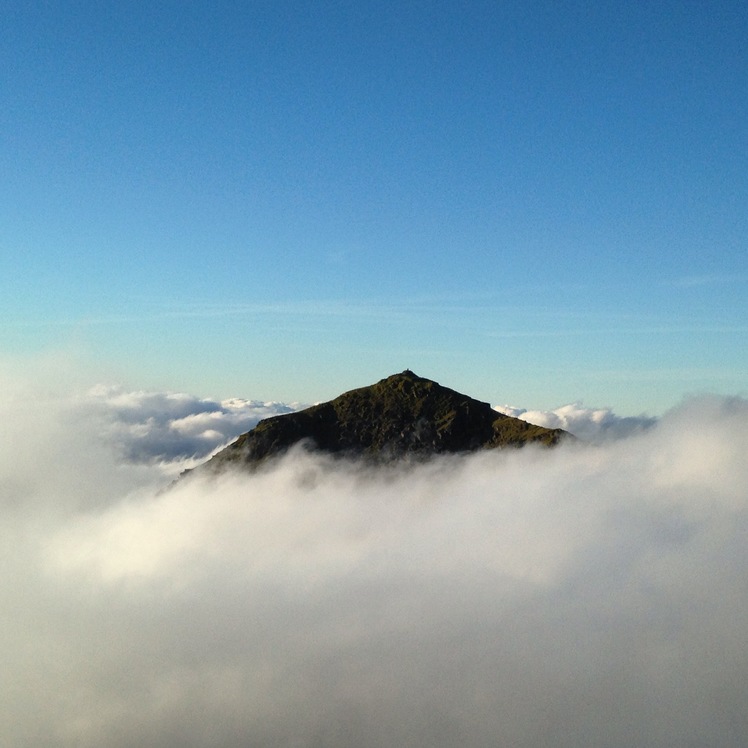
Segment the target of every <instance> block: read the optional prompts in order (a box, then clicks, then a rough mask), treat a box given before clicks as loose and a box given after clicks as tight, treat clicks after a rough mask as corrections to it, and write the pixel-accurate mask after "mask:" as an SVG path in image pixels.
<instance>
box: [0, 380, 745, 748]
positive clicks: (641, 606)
mask: <svg viewBox="0 0 748 748" xmlns="http://www.w3.org/2000/svg"><path fill="white" fill-rule="evenodd" d="M96 397H100V396H99V395H96V394H94V399H96ZM110 399H111V397H110V396H109V395H107V396H106V397H104V401H105V402H109V401H110ZM136 399H137V400H138V403H139V404H138V407H137V408H136V411H137V412H138V413H139V415H138V416H137V418H136V419H134V420H132V421H131V423H143V422H144V421H143V419H142V418H141V415H142V413H145V412H146V411H147V406H146V405H143V403H144V402H145V401H146V400H147V398H142V397H141V398H136ZM29 403H30V400H29V399H28V398H26V399H25V400H23V401H12V402H11V401H8V402H4V403H3V404H2V411H3V412H2V413H0V416H2V421H1V422H2V423H3V428H4V432H3V435H4V441H5V447H4V450H3V457H2V462H0V487H2V489H3V493H2V496H3V503H2V511H3V513H4V517H3V522H2V525H1V527H2V529H0V532H2V534H3V538H2V541H3V543H2V546H1V547H2V551H1V552H2V554H3V556H4V559H3V564H4V566H3V568H4V570H5V573H4V577H3V582H2V585H0V596H1V601H2V610H3V611H4V613H3V616H2V618H1V619H0V635H1V636H2V641H3V643H4V646H3V650H4V654H3V668H2V671H1V672H2V675H0V678H1V679H2V691H3V694H4V698H3V711H2V718H1V719H0V731H1V732H2V734H3V736H4V738H5V740H7V741H8V744H9V745H14V746H21V747H25V746H29V747H30V746H35V747H36V746H47V745H49V746H53V745H54V746H62V747H63V748H65V747H66V746H76V747H83V748H85V747H87V746H97V748H98V746H101V745H106V746H108V747H109V746H111V747H113V748H119V747H120V746H121V747H124V746H132V745H150V746H158V747H162V748H171V747H172V746H174V747H175V748H176V747H177V746H179V747H180V748H190V747H191V746H236V745H252V746H277V745H288V746H325V747H326V748H336V747H337V746H340V747H341V748H342V747H343V746H345V747H346V748H348V747H349V746H351V745H357V746H392V745H429V746H436V747H440V746H450V747H452V746H455V745H462V746H468V747H471V748H472V747H473V746H488V745H491V746H493V745H512V746H519V747H524V746H527V747H528V748H529V747H530V746H532V747H533V748H535V747H536V746H539V745H541V746H542V745H553V746H554V747H556V746H560V747H561V748H566V747H568V748H578V746H580V745H596V746H609V747H611V748H618V747H620V748H624V746H625V747H626V748H628V747H629V746H631V745H646V746H655V747H658V746H662V747H663V748H664V747H665V746H673V745H684V746H687V745H693V746H697V745H698V746H702V745H708V746H713V747H715V748H726V747H727V746H736V747H737V746H742V745H744V742H745V735H746V734H748V720H747V718H746V716H745V703H747V702H748V648H747V647H746V645H745V631H746V630H747V626H748V587H746V584H745V579H746V578H748V574H747V573H748V554H747V553H746V550H745V537H746V533H747V531H748V498H747V497H748V466H747V465H746V460H745V454H746V452H747V448H748V403H747V402H746V401H744V400H740V399H724V398H709V397H706V398H701V399H694V400H690V401H687V402H685V403H684V404H683V405H682V406H681V407H679V408H678V409H676V410H674V411H672V412H670V413H668V414H666V416H664V417H663V418H662V419H661V421H659V422H658V423H657V424H656V425H654V426H652V427H651V428H649V429H647V430H645V431H642V432H637V433H636V434H634V435H632V436H631V437H630V438H628V439H625V440H618V441H611V442H604V443H602V444H600V445H598V446H588V445H583V444H576V445H564V446H563V447H562V448H560V449H556V450H552V451H539V450H533V449H525V450H521V451H518V452H501V453H486V454H481V455H475V456H472V457H466V458H465V457H463V458H455V457H450V458H445V459H440V460H437V461H435V462H433V463H431V464H428V465H424V466H420V467H417V468H412V469H409V470H399V469H385V470H379V471H378V470H372V469H362V468H358V467H356V466H355V465H351V464H348V463H345V462H334V461H330V460H327V459H324V458H320V457H315V456H312V455H309V454H306V453H292V454H290V455H288V457H286V458H285V459H284V460H282V461H280V462H279V463H277V464H276V465H275V466H274V467H273V468H272V469H268V470H266V471H264V472H261V473H259V474H256V475H254V476H241V475H227V476H224V477H223V478H221V479H219V480H213V481H204V480H193V481H188V482H185V483H183V484H180V485H179V486H178V487H177V488H176V489H174V490H170V491H159V490H158V489H159V488H162V487H163V485H164V476H163V472H162V470H161V469H160V468H159V467H158V466H157V465H153V464H150V463H148V461H145V462H142V461H141V462H133V461H132V460H122V459H121V450H120V449H119V448H117V444H116V443H115V442H116V440H115V441H114V442H113V441H112V440H111V439H104V440H102V439H101V438H99V434H100V430H101V429H102V428H104V427H107V428H108V427H109V426H110V425H111V423H112V422H113V421H112V418H111V417H110V416H111V413H110V414H109V415H107V416H106V417H103V416H102V411H101V409H100V408H99V409H98V410H97V408H94V407H88V406H87V407H81V402H80V399H75V398H69V399H66V398H58V399H57V400H55V401H54V402H50V401H47V402H46V403H45V413H44V415H45V417H44V419H41V418H37V419H35V420H33V421H31V422H30V421H29V419H28V417H27V413H26V411H27V410H28V406H29ZM168 405H169V407H172V410H171V411H170V412H171V416H169V418H167V419H166V421H164V423H165V422H170V421H169V419H171V421H174V422H178V421H180V420H182V419H184V418H189V417H190V415H192V407H193V405H189V406H188V407H187V408H186V410H185V409H183V408H181V405H182V404H180V403H179V402H169V403H168ZM162 406H163V403H158V404H157V405H156V407H155V411H157V412H159V413H163V411H162V410H161V408H162ZM97 407H98V406H97ZM107 407H109V406H107ZM138 409H140V410H138ZM107 412H108V411H107ZM205 412H206V413H210V412H215V411H211V410H206V411H205ZM160 417H161V416H154V418H155V420H154V421H153V423H158V421H159V418H160ZM114 422H117V420H116V419H115V420H114ZM122 422H123V423H127V421H126V419H124V417H123V419H122ZM145 422H146V423H150V422H148V421H147V419H146V421H145ZM97 430H98V431H97ZM126 433H129V432H127V431H126ZM158 433H165V432H164V431H163V429H162V430H161V431H160V432H158ZM196 433H199V431H198V432H196ZM167 441H168V440H167ZM177 452H178V453H180V454H185V453H184V452H179V451H178V450H177ZM164 454H166V453H164Z"/></svg>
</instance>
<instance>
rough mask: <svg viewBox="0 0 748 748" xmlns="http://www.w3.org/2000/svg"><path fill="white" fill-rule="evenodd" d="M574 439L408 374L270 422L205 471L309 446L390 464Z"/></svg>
mask: <svg viewBox="0 0 748 748" xmlns="http://www.w3.org/2000/svg"><path fill="white" fill-rule="evenodd" d="M565 436H568V435H567V433H566V432H565V431H562V430H561V429H548V428H543V427H542V426H533V425H532V424H529V423H526V422H525V421H521V420H519V419H518V418H513V417H511V416H507V415H504V414H502V413H498V412H496V411H495V410H494V409H493V408H491V406H490V405H489V404H488V403H483V402H480V401H479V400H474V399H473V398H471V397H468V396H467V395H463V394H460V393H459V392H455V391H454V390H451V389H448V388H447V387H442V386H441V385H439V384H438V383H437V382H433V381H431V380H430V379H424V378H423V377H419V376H417V375H416V374H414V373H413V372H412V371H409V370H406V371H404V372H402V373H401V374H395V375H393V376H390V377H387V378H386V379H382V380H381V381H379V382H377V383H376V384H373V385H371V386H369V387H362V388H360V389H355V390H351V391H350V392H346V393H344V394H342V395H340V396H339V397H336V398H335V399H334V400H331V401H329V402H326V403H320V404H318V405H313V406H312V407H310V408H306V409H305V410H301V411H298V412H295V413H287V414H284V415H279V416H274V417H272V418H266V419H265V420H263V421H260V423H258V424H257V426H255V428H254V429H252V431H249V432H247V433H246V434H243V435H242V436H240V437H239V438H238V439H237V440H236V441H235V442H233V443H232V444H230V445H229V446H228V447H226V448H225V449H223V450H222V451H221V452H219V453H218V454H216V455H215V456H214V457H213V458H212V459H211V460H209V461H208V462H207V463H206V464H205V466H204V467H205V468H207V469H209V470H213V471H222V470H223V469H225V468H227V467H229V466H242V467H248V468H252V467H255V466H257V465H259V464H260V463H262V462H264V461H265V460H267V459H269V458H271V457H274V456H277V455H280V454H283V453H284V452H286V451H287V450H288V449H289V448H291V447H293V446H294V445H297V444H300V443H303V444H304V445H306V446H308V448H310V449H316V450H320V451H323V452H326V453H329V454H335V455H342V456H351V457H363V458H366V459H369V460H371V461H374V462H391V461H394V460H398V459H402V458H405V457H415V458H427V457H429V456H432V455H436V454H444V453H461V452H472V451H475V450H479V449H493V448H498V447H521V446H523V445H525V444H528V443H536V444H542V445H547V446H551V445H554V444H556V443H558V442H559V440H560V439H561V438H562V437H565Z"/></svg>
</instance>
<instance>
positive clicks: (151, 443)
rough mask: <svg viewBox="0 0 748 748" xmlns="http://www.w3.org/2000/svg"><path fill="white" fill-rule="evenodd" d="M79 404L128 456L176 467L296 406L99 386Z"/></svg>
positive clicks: (191, 461) (204, 454)
mask: <svg viewBox="0 0 748 748" xmlns="http://www.w3.org/2000/svg"><path fill="white" fill-rule="evenodd" d="M79 405H80V407H81V408H83V409H85V408H93V409H94V410H95V412H96V413H97V414H98V416H99V417H100V418H101V419H102V421H103V422H105V423H106V425H105V426H104V427H103V428H102V431H103V433H104V434H105V435H106V437H107V438H108V439H110V440H112V442H113V443H115V444H116V445H118V447H119V449H120V450H121V451H122V453H123V454H124V455H125V456H126V457H127V459H128V460H130V461H132V462H153V461H158V462H161V463H162V464H164V466H165V467H166V468H167V469H168V468H169V467H170V466H169V465H168V463H173V462H177V463H178V464H179V467H180V468H182V467H186V466H189V465H192V464H195V463H197V462H200V461H202V460H203V459H204V458H206V457H207V456H208V455H210V454H211V453H212V452H214V451H216V450H217V449H219V448H220V447H222V446H224V445H225V444H227V443H228V442H230V441H233V440H234V439H235V438H236V437H237V436H239V435H240V434H243V433H244V432H246V431H249V430H250V429H252V428H254V426H255V425H256V424H257V423H258V421H260V420H261V419H263V418H268V417H270V416H274V415H280V414H282V413H290V412H292V411H293V410H295V409H297V408H298V407H299V404H298V403H292V404H285V403H279V402H260V401H258V400H243V399H241V398H231V399H227V400H210V399H205V398H197V397H194V396H192V395H187V394H184V393H177V392H167V393H163V392H142V391H136V392H128V391H126V390H124V389H122V388H121V387H113V386H103V385H99V386H97V387H94V388H93V389H91V390H90V391H89V392H87V393H86V395H85V396H84V397H83V398H81V399H80V401H79ZM187 461H189V462H187ZM171 467H174V466H171Z"/></svg>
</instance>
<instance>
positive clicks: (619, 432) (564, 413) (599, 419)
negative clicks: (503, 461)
mask: <svg viewBox="0 0 748 748" xmlns="http://www.w3.org/2000/svg"><path fill="white" fill-rule="evenodd" d="M493 407H494V410H497V411H498V412H499V413H505V414H506V415H508V416H513V417H514V418H521V419H522V420H523V421H527V422H528V423H534V424H535V425H536V426H545V427H546V428H550V429H564V431H568V432H570V433H572V434H574V436H576V437H579V438H580V439H583V440H584V441H588V442H599V441H603V440H605V441H607V440H610V439H622V438H625V437H628V436H631V435H632V434H636V433H639V432H640V431H645V430H646V429H648V428H651V427H652V426H654V424H655V423H656V422H657V419H656V418H652V417H651V416H646V415H641V416H618V415H616V414H615V413H614V412H613V409H612V408H586V407H585V406H584V405H582V403H579V402H577V403H570V404H569V405H563V406H561V407H560V408H556V409H554V410H527V409H526V408H515V407H512V406H511V405H494V406H493Z"/></svg>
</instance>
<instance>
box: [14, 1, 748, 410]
mask: <svg viewBox="0 0 748 748" xmlns="http://www.w3.org/2000/svg"><path fill="white" fill-rule="evenodd" d="M0 21H1V22H2V28H3V42H2V45H1V46H0V75H1V76H2V86H1V88H0V97H1V98H0V127H1V128H2V139H1V141H0V174H1V176H2V178H1V179H0V279H1V280H0V283H2V287H1V288H0V310H1V311H2V322H0V355H2V356H6V357H18V356H21V357H23V356H27V357H29V356H30V357H34V356H37V355H40V354H43V353H45V352H47V351H52V350H68V349H69V350H72V351H75V352H76V355H78V356H80V357H81V360H82V361H84V362H88V364H89V365H90V366H91V367H92V369H94V368H96V367H97V366H103V367H108V370H109V371H111V372H115V373H116V376H118V377H119V378H120V379H122V380H124V381H126V382H127V383H128V384H131V385H136V386H142V387H158V388H171V389H178V390H187V391H190V392H192V393H195V394H200V395H211V396H228V395H236V396H243V397H259V398H266V399H270V398H274V399H285V400H291V399H294V400H307V401H310V400H321V399H326V398H327V397H331V396H333V395H336V394H338V392H340V391H341V390H343V389H348V388H350V387H354V386H361V385H364V384H368V383H370V382H372V381H375V380H377V379H379V378H381V377H383V376H386V375H388V374H390V373H393V372H395V371H400V370H402V369H404V368H406V367H408V368H411V369H414V370H415V371H416V372H418V373H420V374H422V375H424V376H429V377H432V378H435V379H438V380H439V381H441V382H442V383H443V384H446V385H449V386H452V387H455V388H457V389H461V390H463V391H467V392H469V393H470V394H472V395H474V396H476V397H480V398H481V399H484V400H489V401H491V402H494V403H511V404H513V405H517V406H524V407H533V408H543V407H553V406H556V405H560V404H563V403H565V402H569V401H572V400H578V399H583V400H584V401H585V403H587V404H590V405H612V406H614V407H616V409H617V410H619V411H620V412H624V413H626V412H632V413H633V412H641V411H648V412H650V413H658V412H661V411H662V410H664V409H665V408H667V407H669V406H670V405H672V404H674V403H676V402H678V400H679V399H680V398H681V396H682V395H683V394H685V393H689V392H695V391H704V390H707V391H714V392H724V393H732V394H747V393H748V309H747V303H746V302H747V300H748V106H747V105H748V41H746V40H747V39H748V6H747V5H746V4H745V3H744V2H738V1H737V0H736V1H734V2H709V3H707V2H686V1H684V0H680V1H679V2H652V3H621V2H616V3H610V2H512V3H509V2H506V3H505V2H360V1H359V2H350V3H342V2H324V1H323V2H283V1H282V0H275V1H272V2H245V3H241V2H210V3H207V2H159V3H152V2H148V3H146V2H93V1H92V2H45V3H29V2H23V3H21V2H6V3H4V4H3V8H2V10H1V11H0Z"/></svg>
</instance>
